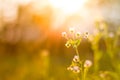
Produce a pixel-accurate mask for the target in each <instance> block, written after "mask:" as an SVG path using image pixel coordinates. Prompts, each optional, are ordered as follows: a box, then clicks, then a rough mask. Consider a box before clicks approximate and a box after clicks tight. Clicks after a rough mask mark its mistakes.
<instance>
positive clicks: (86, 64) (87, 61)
mask: <svg viewBox="0 0 120 80" xmlns="http://www.w3.org/2000/svg"><path fill="white" fill-rule="evenodd" d="M91 66H92V62H91V61H90V60H86V61H85V63H84V67H85V68H87V67H88V68H89V67H91Z"/></svg>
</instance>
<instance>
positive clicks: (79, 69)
mask: <svg viewBox="0 0 120 80" xmlns="http://www.w3.org/2000/svg"><path fill="white" fill-rule="evenodd" d="M62 37H64V38H65V39H67V42H66V44H65V46H66V47H67V48H69V47H73V48H74V49H75V51H76V55H75V56H74V57H73V60H72V64H71V65H70V66H69V67H68V68H67V70H70V71H72V72H74V73H80V75H81V76H82V78H83V79H82V80H85V76H86V73H87V71H88V69H89V68H90V67H91V66H92V62H91V61H90V60H86V61H85V62H84V63H83V61H81V60H80V56H79V52H78V46H79V45H80V43H81V40H82V38H88V32H86V33H83V34H81V33H80V32H76V31H75V29H74V28H70V29H69V34H67V33H66V32H62Z"/></svg>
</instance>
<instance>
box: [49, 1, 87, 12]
mask: <svg viewBox="0 0 120 80" xmlns="http://www.w3.org/2000/svg"><path fill="white" fill-rule="evenodd" d="M49 1H50V5H51V6H52V7H53V8H55V9H59V10H61V11H63V12H64V13H67V14H71V13H75V12H77V11H79V10H80V9H81V8H82V7H83V6H84V4H85V2H86V0H49Z"/></svg>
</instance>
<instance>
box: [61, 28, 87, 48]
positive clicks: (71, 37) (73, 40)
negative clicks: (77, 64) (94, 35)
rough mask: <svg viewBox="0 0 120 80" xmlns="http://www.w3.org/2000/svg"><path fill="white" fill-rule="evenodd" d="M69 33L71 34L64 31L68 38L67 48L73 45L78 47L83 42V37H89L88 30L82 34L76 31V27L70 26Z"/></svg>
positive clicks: (64, 35) (63, 35) (63, 33)
mask: <svg viewBox="0 0 120 80" xmlns="http://www.w3.org/2000/svg"><path fill="white" fill-rule="evenodd" d="M69 33H70V34H67V33H66V32H62V37H64V38H65V39H67V42H66V44H65V46H66V47H67V48H69V47H71V46H72V47H73V48H77V47H78V46H79V44H80V42H81V39H82V38H87V37H88V32H86V33H83V34H81V33H80V32H76V31H75V29H74V28H70V29H69Z"/></svg>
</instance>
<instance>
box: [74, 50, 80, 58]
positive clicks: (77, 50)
mask: <svg viewBox="0 0 120 80" xmlns="http://www.w3.org/2000/svg"><path fill="white" fill-rule="evenodd" d="M75 51H76V54H77V56H78V57H79V60H80V56H79V52H78V49H77V48H75Z"/></svg>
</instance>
